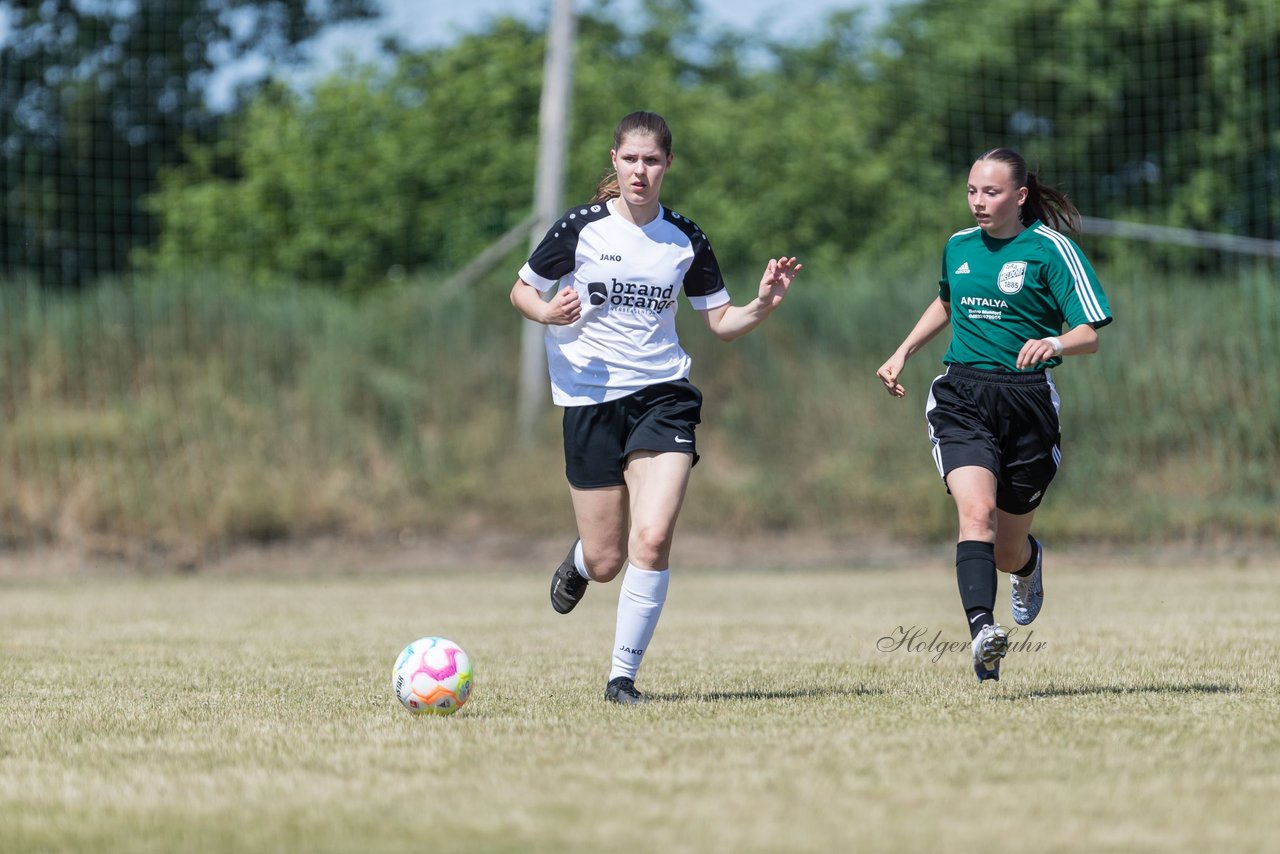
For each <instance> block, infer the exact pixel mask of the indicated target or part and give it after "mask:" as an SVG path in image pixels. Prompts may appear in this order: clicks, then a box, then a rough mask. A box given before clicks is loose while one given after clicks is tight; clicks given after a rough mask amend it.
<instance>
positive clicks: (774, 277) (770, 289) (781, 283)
mask: <svg viewBox="0 0 1280 854" xmlns="http://www.w3.org/2000/svg"><path fill="white" fill-rule="evenodd" d="M802 269H804V265H803V264H801V263H800V262H799V261H798V260H797V259H795V258H786V257H782V258H770V259H769V263H768V264H767V265H766V266H765V268H764V275H763V276H761V277H760V302H762V303H764V304H765V305H767V306H768V307H769V308H776V307H777V305H778V303H780V302H782V299H783V297H785V296H786V295H787V290H788V289H790V287H791V283H792V282H794V281H795V279H796V275H798V274H799V272H800V271H801V270H802Z"/></svg>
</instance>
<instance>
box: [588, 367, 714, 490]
mask: <svg viewBox="0 0 1280 854" xmlns="http://www.w3.org/2000/svg"><path fill="white" fill-rule="evenodd" d="M701 421H702V392H700V391H698V389H697V388H696V387H695V386H694V385H693V383H691V382H689V381H688V380H676V381H675V382H669V383H659V384H658V385H651V386H649V387H648V388H642V389H640V390H639V391H637V392H635V393H634V394H629V395H627V396H626V397H620V398H618V399H617V400H610V401H608V402H606V403H595V404H590V405H587V406H566V407H565V410H564V473H565V477H567V478H568V479H569V483H570V484H571V485H573V486H574V487H576V488H578V489H598V488H599V487H602V486H619V485H621V484H624V483H626V479H625V478H624V477H623V476H622V472H623V469H625V468H626V465H627V457H628V456H630V455H631V454H633V453H635V452H636V451H660V452H661V451H676V452H679V453H684V454H692V455H693V462H694V464H695V465H696V464H697V462H698V450H697V447H698V446H697V437H696V436H695V435H694V430H695V428H696V427H697V425H698V424H699V422H701Z"/></svg>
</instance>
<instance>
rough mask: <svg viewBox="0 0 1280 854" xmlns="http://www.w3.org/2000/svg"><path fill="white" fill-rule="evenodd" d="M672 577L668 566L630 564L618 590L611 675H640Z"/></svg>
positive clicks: (610, 676)
mask: <svg viewBox="0 0 1280 854" xmlns="http://www.w3.org/2000/svg"><path fill="white" fill-rule="evenodd" d="M669 577H670V572H669V571H668V570H665V569H661V570H651V569H640V568H639V567H637V566H634V565H632V564H630V563H628V564H627V572H626V575H624V576H623V578H622V590H621V591H620V592H619V593H618V628H617V631H616V633H615V634H614V638H613V669H612V670H610V671H609V678H610V679H616V678H617V677H619V676H626V677H627V678H629V679H635V678H636V671H638V670H639V669H640V662H641V661H642V660H644V651H645V650H646V649H647V648H648V647H649V641H650V640H652V639H653V630H654V629H656V628H657V627H658V617H660V616H662V605H663V603H665V602H666V601H667V580H668V578H669Z"/></svg>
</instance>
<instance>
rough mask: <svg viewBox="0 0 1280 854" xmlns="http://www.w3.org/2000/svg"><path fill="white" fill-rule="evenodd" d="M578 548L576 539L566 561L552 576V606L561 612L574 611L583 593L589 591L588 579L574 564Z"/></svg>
mask: <svg viewBox="0 0 1280 854" xmlns="http://www.w3.org/2000/svg"><path fill="white" fill-rule="evenodd" d="M577 548H578V541H577V540H574V542H573V547H572V548H570V549H569V554H568V556H567V557H565V559H564V563H562V564H560V565H559V566H558V567H556V571H555V573H554V574H553V575H552V576H551V607H552V608H555V609H556V611H557V612H558V613H561V614H567V613H569V612H570V611H572V610H573V608H574V606H575V605H577V604H578V603H579V602H581V601H582V597H583V594H585V593H586V592H587V580H586V579H585V578H583V577H582V573H580V572H578V568H577V567H576V566H574V565H573V553H574V551H575V550H576V549H577Z"/></svg>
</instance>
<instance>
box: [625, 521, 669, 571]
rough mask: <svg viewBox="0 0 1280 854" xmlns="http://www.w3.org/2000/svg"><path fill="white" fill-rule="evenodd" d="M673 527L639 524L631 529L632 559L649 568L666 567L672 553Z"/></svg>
mask: <svg viewBox="0 0 1280 854" xmlns="http://www.w3.org/2000/svg"><path fill="white" fill-rule="evenodd" d="M671 533H672V531H671V528H670V527H668V526H666V525H638V526H636V527H635V528H634V529H633V530H632V531H631V541H630V552H631V561H632V562H633V563H637V564H640V565H642V566H645V567H647V568H649V569H665V568H666V566H667V562H668V559H669V555H670V554H671Z"/></svg>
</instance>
